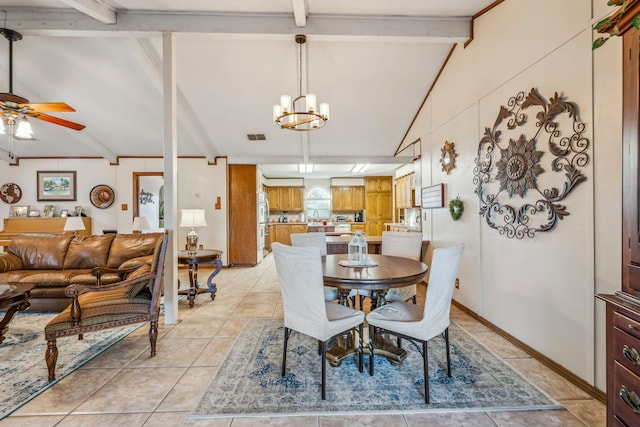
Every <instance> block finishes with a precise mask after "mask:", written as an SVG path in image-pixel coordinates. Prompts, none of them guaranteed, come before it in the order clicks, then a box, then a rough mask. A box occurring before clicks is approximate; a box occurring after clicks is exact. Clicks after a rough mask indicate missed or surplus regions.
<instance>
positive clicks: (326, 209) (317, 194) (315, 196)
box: [304, 186, 331, 222]
mask: <svg viewBox="0 0 640 427" xmlns="http://www.w3.org/2000/svg"><path fill="white" fill-rule="evenodd" d="M304 209H305V213H306V215H307V221H309V222H314V221H318V220H320V221H322V220H324V219H329V218H330V217H331V192H330V191H329V189H328V188H325V187H321V186H313V187H311V188H309V191H307V197H305V199H304Z"/></svg>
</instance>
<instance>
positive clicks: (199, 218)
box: [178, 209, 207, 254]
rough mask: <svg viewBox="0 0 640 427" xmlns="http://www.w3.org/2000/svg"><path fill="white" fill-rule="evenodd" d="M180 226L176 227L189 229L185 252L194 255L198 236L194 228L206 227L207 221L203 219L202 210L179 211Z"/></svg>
mask: <svg viewBox="0 0 640 427" xmlns="http://www.w3.org/2000/svg"><path fill="white" fill-rule="evenodd" d="M181 212H182V214H181V216H182V218H181V219H180V225H178V227H191V231H190V232H189V234H187V251H188V252H189V253H190V254H194V253H196V252H197V250H198V234H197V233H196V232H195V231H194V230H193V228H194V227H206V226H207V221H205V219H204V209H181Z"/></svg>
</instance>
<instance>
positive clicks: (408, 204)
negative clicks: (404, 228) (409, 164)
mask: <svg viewBox="0 0 640 427" xmlns="http://www.w3.org/2000/svg"><path fill="white" fill-rule="evenodd" d="M413 176H414V174H409V175H405V176H402V177H400V178H398V179H396V209H410V208H412V207H413V205H414V202H413V200H414V197H413V188H412V187H413Z"/></svg>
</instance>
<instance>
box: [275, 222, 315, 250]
mask: <svg viewBox="0 0 640 427" xmlns="http://www.w3.org/2000/svg"><path fill="white" fill-rule="evenodd" d="M272 227H273V230H274V232H273V234H274V237H272V240H271V241H272V242H278V243H282V244H284V245H291V238H290V237H289V236H291V234H292V233H306V232H307V225H306V224H277V225H273V226H272Z"/></svg>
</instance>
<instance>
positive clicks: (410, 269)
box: [322, 254, 428, 366]
mask: <svg viewBox="0 0 640 427" xmlns="http://www.w3.org/2000/svg"><path fill="white" fill-rule="evenodd" d="M348 258H349V256H348V255H326V256H324V257H322V275H323V279H324V284H325V286H332V287H336V288H338V295H339V302H340V303H341V304H345V305H346V304H347V302H348V300H347V298H348V295H349V292H351V290H352V289H356V290H358V289H366V290H369V291H371V306H372V309H373V308H375V307H376V306H380V305H383V304H384V303H385V295H386V293H387V291H388V290H389V289H391V288H399V287H402V286H409V285H415V284H417V283H420V282H421V281H422V279H424V277H425V276H426V275H427V270H428V267H427V265H426V264H425V263H423V262H420V261H416V260H413V259H409V258H402V257H395V256H389V255H374V254H370V255H368V258H369V259H370V260H371V261H373V262H374V263H375V264H376V265H375V266H363V267H345V266H343V265H340V264H341V263H340V262H341V261H342V262H344V261H347V260H348ZM341 338H342V339H340V338H339V339H338V342H337V344H336V345H335V346H333V347H332V348H331V349H329V350H328V351H327V360H328V361H329V364H330V365H331V366H339V365H340V364H341V363H342V361H343V360H344V359H346V358H348V357H351V356H355V355H357V354H358V347H357V345H356V340H355V339H354V337H353V336H351V335H347V336H344V337H341ZM376 339H377V340H378V339H379V340H381V342H377V343H376V345H375V354H379V355H382V356H384V357H386V358H387V359H389V361H390V362H391V363H393V364H395V365H398V364H401V363H402V361H403V360H404V359H405V358H406V357H407V354H406V352H405V351H404V350H402V349H401V348H398V347H396V346H395V345H393V344H392V343H391V342H390V341H389V339H388V337H386V336H382V337H376Z"/></svg>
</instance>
